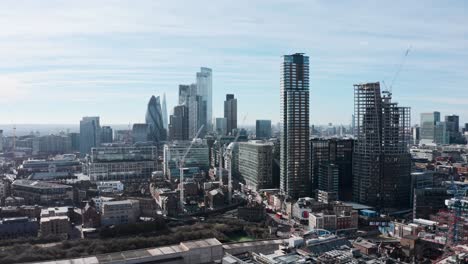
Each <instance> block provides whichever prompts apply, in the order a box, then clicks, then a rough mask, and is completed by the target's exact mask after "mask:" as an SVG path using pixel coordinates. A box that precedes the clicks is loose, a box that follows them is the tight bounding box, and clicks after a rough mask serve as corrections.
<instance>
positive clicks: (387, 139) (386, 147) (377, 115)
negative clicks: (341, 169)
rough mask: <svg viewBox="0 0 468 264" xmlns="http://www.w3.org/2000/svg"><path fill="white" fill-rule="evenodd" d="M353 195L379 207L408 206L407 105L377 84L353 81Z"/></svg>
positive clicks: (360, 200)
mask: <svg viewBox="0 0 468 264" xmlns="http://www.w3.org/2000/svg"><path fill="white" fill-rule="evenodd" d="M354 118H355V120H354V121H355V126H356V127H355V137H356V142H355V147H354V154H353V199H354V200H355V201H356V202H359V203H363V204H367V205H371V206H375V207H376V208H378V209H381V210H391V209H400V208H408V207H409V203H410V184H409V182H410V177H411V176H410V173H411V156H410V154H409V143H410V135H411V133H410V129H411V127H410V108H409V107H399V106H398V104H397V103H394V102H392V94H391V93H390V92H388V91H383V92H381V91H380V84H379V83H378V82H377V83H365V84H357V85H354Z"/></svg>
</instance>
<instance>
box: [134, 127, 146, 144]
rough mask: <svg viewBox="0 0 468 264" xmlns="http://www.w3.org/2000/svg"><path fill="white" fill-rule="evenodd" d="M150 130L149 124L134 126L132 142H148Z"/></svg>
mask: <svg viewBox="0 0 468 264" xmlns="http://www.w3.org/2000/svg"><path fill="white" fill-rule="evenodd" d="M149 133H150V130H149V126H148V124H146V123H145V124H133V126H132V141H133V143H137V142H147V141H148V136H149Z"/></svg>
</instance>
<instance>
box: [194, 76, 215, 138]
mask: <svg viewBox="0 0 468 264" xmlns="http://www.w3.org/2000/svg"><path fill="white" fill-rule="evenodd" d="M212 75H213V72H212V70H211V69H210V68H205V67H202V68H201V69H200V72H197V94H198V95H199V96H201V102H200V105H201V106H202V107H201V110H202V111H201V113H200V114H203V115H204V116H203V117H200V121H201V122H202V125H205V128H204V130H205V131H211V130H212V122H213V111H212V107H213V99H212V93H213V81H212Z"/></svg>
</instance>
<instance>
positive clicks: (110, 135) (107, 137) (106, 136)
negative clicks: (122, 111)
mask: <svg viewBox="0 0 468 264" xmlns="http://www.w3.org/2000/svg"><path fill="white" fill-rule="evenodd" d="M113 139H114V132H113V131H112V128H111V127H110V126H103V127H102V128H101V143H112V141H113Z"/></svg>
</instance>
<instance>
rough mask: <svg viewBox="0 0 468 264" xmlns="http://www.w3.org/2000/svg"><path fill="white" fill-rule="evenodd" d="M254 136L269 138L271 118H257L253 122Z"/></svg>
mask: <svg viewBox="0 0 468 264" xmlns="http://www.w3.org/2000/svg"><path fill="white" fill-rule="evenodd" d="M255 138H256V139H269V138H271V120H257V121H256V122H255Z"/></svg>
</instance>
